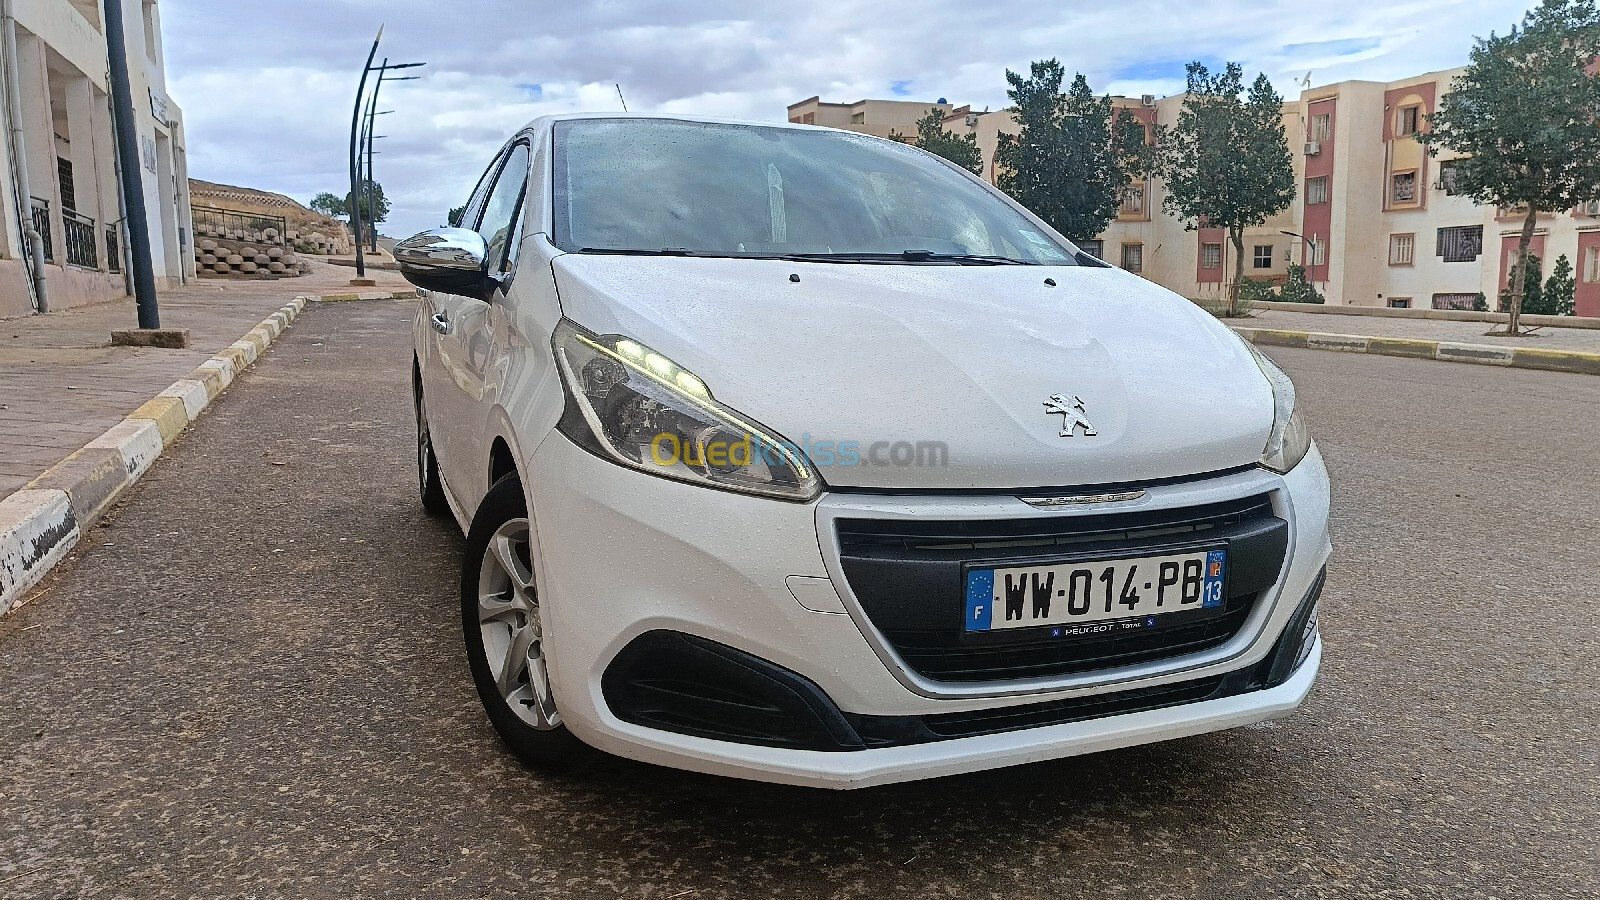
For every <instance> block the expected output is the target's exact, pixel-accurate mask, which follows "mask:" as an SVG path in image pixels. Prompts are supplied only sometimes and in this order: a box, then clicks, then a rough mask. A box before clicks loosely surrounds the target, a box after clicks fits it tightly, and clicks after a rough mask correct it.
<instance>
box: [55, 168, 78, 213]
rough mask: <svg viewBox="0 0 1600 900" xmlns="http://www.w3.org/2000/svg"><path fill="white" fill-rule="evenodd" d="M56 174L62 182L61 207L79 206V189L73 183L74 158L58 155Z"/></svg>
mask: <svg viewBox="0 0 1600 900" xmlns="http://www.w3.org/2000/svg"><path fill="white" fill-rule="evenodd" d="M56 175H57V177H58V179H59V180H60V182H61V208H62V209H77V208H78V189H77V188H76V187H74V186H73V183H72V160H70V159H67V158H66V157H65V156H58V157H56Z"/></svg>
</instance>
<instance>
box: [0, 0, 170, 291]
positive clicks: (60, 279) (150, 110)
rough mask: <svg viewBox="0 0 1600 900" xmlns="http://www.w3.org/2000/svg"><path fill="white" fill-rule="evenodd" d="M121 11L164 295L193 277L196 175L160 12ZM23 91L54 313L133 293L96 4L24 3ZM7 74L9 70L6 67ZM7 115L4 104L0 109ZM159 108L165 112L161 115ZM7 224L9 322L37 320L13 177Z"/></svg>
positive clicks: (0, 145)
mask: <svg viewBox="0 0 1600 900" xmlns="http://www.w3.org/2000/svg"><path fill="white" fill-rule="evenodd" d="M106 2H119V3H121V4H122V8H123V15H124V20H125V27H126V38H127V56H128V65H129V80H130V85H131V88H132V93H133V99H134V104H133V105H134V126H135V131H136V133H137V137H138V143H139V149H140V165H139V167H138V168H137V170H136V171H134V172H133V173H130V177H137V178H138V179H139V183H140V186H141V188H142V189H143V192H144V198H145V206H146V212H147V223H148V226H149V230H150V235H151V255H152V257H153V262H154V268H155V274H156V283H157V287H158V288H160V287H170V286H174V285H177V284H181V283H183V282H184V281H186V280H188V279H189V278H191V277H193V274H194V264H193V261H192V256H193V254H192V253H190V252H188V250H187V246H188V235H187V229H188V224H187V223H188V221H189V218H188V215H189V202H188V172H187V164H186V162H185V153H184V136H183V122H182V113H181V111H180V110H179V109H178V107H177V106H176V104H173V103H172V102H171V101H170V99H168V98H167V96H166V76H165V65H164V62H163V57H162V52H161V36H160V9H159V6H158V4H157V3H156V2H155V0H106ZM14 8H15V13H16V25H17V64H18V69H19V78H18V83H17V84H10V83H6V84H5V85H4V88H5V89H6V90H14V91H16V92H17V94H18V97H19V99H20V101H21V105H22V119H23V121H22V126H23V132H24V138H23V144H24V151H25V152H24V153H23V154H22V156H23V158H25V161H26V165H27V170H28V181H29V189H30V194H31V198H30V199H28V202H26V203H25V204H23V205H24V206H25V207H30V208H31V207H37V208H38V209H39V210H40V212H39V213H38V218H39V221H41V222H43V223H45V224H46V225H47V231H48V238H49V239H48V244H49V247H50V251H51V253H50V255H51V260H50V262H49V263H47V265H46V267H45V276H46V282H47V285H48V295H49V301H50V307H51V309H55V310H59V309H67V308H70V307H73V306H80V305H83V304H86V303H94V302H100V301H103V300H109V299H115V298H117V297H122V296H125V295H126V288H127V280H126V276H125V274H124V273H125V271H126V269H127V264H126V247H127V239H126V227H125V225H126V223H125V222H124V216H123V202H122V197H121V194H120V189H119V184H120V182H119V177H120V174H121V173H119V171H118V163H117V156H116V137H115V134H114V132H113V129H112V118H111V107H110V98H109V87H108V85H107V82H106V72H107V69H108V62H107V53H106V44H105V35H104V32H103V30H102V29H103V22H102V20H101V16H100V12H101V6H100V4H99V3H98V2H94V0H15V2H14ZM0 77H3V70H0ZM0 108H3V107H0ZM158 111H161V112H162V113H163V114H162V115H160V116H158V114H157V113H158ZM14 149H15V148H13V147H12V146H11V135H10V129H9V128H0V164H5V165H7V166H8V167H9V166H10V165H11V160H12V158H13V153H14ZM3 181H4V182H5V185H4V189H3V194H4V198H3V199H4V200H5V201H6V202H5V204H4V209H3V211H0V218H3V219H4V227H0V317H11V316H19V315H28V314H30V313H32V312H34V311H35V310H34V308H33V302H32V299H31V294H30V291H29V289H28V279H27V277H26V275H25V271H26V269H25V267H24V265H23V264H22V258H21V257H22V254H23V252H24V240H23V226H22V222H21V221H20V220H19V217H18V214H17V209H18V204H17V203H16V202H15V200H16V199H17V198H15V197H14V196H13V191H12V188H11V184H10V182H11V178H10V177H9V175H8V176H7V177H6V178H4V179H3Z"/></svg>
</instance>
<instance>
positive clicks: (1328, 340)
mask: <svg viewBox="0 0 1600 900" xmlns="http://www.w3.org/2000/svg"><path fill="white" fill-rule="evenodd" d="M1233 330H1234V333H1236V334H1238V335H1239V336H1240V337H1242V338H1244V339H1245V340H1247V341H1249V342H1250V343H1252V344H1260V345H1263V346H1269V347H1302V348H1307V349H1311V350H1336V351H1340V352H1344V353H1370V354H1373V355H1375V356H1402V357H1406V358H1409V359H1436V360H1440V361H1443V362H1459V363H1473V364H1475V365H1480V366H1509V367H1511V368H1514V369H1544V370H1546V371H1551V372H1574V373H1577V374H1580V375H1600V353H1583V352H1580V351H1577V350H1541V349H1538V348H1532V347H1504V346H1501V345H1499V344H1462V343H1457V342H1455V341H1418V340H1412V339H1411V338H1392V337H1366V336H1363V335H1358V334H1324V333H1321V332H1315V331H1282V330H1279V329H1276V328H1242V327H1233Z"/></svg>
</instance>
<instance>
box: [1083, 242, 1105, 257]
mask: <svg viewBox="0 0 1600 900" xmlns="http://www.w3.org/2000/svg"><path fill="white" fill-rule="evenodd" d="M1078 249H1079V250H1082V251H1083V252H1085V253H1087V254H1089V255H1090V256H1092V257H1094V258H1095V259H1105V258H1106V257H1105V252H1106V245H1105V241H1079V242H1078Z"/></svg>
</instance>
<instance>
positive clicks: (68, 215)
mask: <svg viewBox="0 0 1600 900" xmlns="http://www.w3.org/2000/svg"><path fill="white" fill-rule="evenodd" d="M61 227H62V230H63V231H65V232H66V238H67V241H66V243H67V262H68V263H70V264H71V265H74V266H83V267H84V268H86V269H98V268H100V258H99V255H98V253H97V251H96V249H95V244H96V243H98V242H97V241H96V240H95V235H94V220H93V219H91V218H89V217H88V216H80V215H78V213H76V212H74V211H73V210H70V209H63V210H62V211H61Z"/></svg>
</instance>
